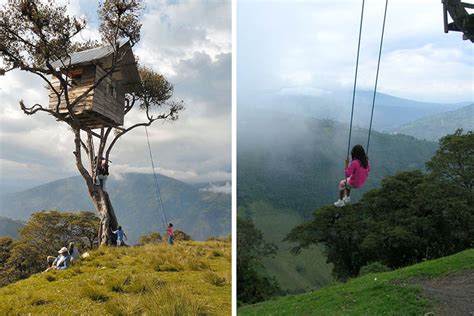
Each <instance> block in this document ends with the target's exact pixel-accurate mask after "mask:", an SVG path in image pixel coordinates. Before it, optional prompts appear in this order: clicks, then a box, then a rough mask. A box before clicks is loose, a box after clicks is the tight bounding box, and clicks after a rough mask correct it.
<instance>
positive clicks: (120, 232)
mask: <svg viewBox="0 0 474 316" xmlns="http://www.w3.org/2000/svg"><path fill="white" fill-rule="evenodd" d="M112 233H114V234H115V236H116V237H117V246H124V245H125V243H124V240H127V235H125V233H124V232H123V230H122V226H119V227H118V229H117V230H116V231H112Z"/></svg>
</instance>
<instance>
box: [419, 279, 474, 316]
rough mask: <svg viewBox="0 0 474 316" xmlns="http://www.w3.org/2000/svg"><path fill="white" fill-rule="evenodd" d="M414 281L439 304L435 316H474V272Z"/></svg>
mask: <svg viewBox="0 0 474 316" xmlns="http://www.w3.org/2000/svg"><path fill="white" fill-rule="evenodd" d="M413 281H414V282H413V284H418V285H420V286H421V287H422V288H423V293H424V295H426V296H427V297H428V298H430V299H431V300H433V301H435V302H438V304H437V306H436V307H437V309H436V310H435V315H450V316H457V315H467V316H474V270H467V271H464V272H461V273H456V274H452V275H449V276H444V277H439V278H433V279H428V278H423V279H416V280H413ZM410 283H411V282H410Z"/></svg>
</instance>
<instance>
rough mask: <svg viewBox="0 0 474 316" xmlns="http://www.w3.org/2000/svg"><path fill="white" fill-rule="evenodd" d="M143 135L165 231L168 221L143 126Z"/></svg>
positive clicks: (148, 140)
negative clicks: (146, 144)
mask: <svg viewBox="0 0 474 316" xmlns="http://www.w3.org/2000/svg"><path fill="white" fill-rule="evenodd" d="M145 133H146V140H147V143H148V151H149V153H150V161H151V168H152V169H153V179H154V181H155V189H156V190H155V193H156V202H157V205H158V210H159V212H160V214H161V221H162V222H163V227H164V228H165V230H166V228H167V226H168V224H167V223H168V221H167V219H166V214H165V207H164V205H163V200H162V199H161V191H160V186H159V184H158V177H157V176H156V172H155V164H154V162H153V155H152V153H151V146H150V138H149V136H148V129H147V127H146V126H145Z"/></svg>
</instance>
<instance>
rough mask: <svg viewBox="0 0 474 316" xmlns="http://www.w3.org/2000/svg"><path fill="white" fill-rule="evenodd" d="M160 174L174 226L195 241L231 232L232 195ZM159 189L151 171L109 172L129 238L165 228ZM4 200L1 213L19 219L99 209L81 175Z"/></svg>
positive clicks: (111, 191) (112, 194)
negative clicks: (48, 212)
mask: <svg viewBox="0 0 474 316" xmlns="http://www.w3.org/2000/svg"><path fill="white" fill-rule="evenodd" d="M157 177H158V183H159V187H160V191H161V198H162V201H163V204H164V209H165V214H166V217H167V220H168V221H171V222H172V223H173V224H174V226H175V227H176V229H179V230H183V231H185V232H186V233H188V234H190V235H191V236H192V238H193V239H195V240H205V239H207V238H208V237H211V236H224V235H228V234H230V231H231V197H230V194H226V193H220V192H218V191H216V190H210V189H209V188H207V187H206V185H204V184H202V185H190V184H186V183H184V182H181V181H178V180H176V179H173V178H169V177H166V176H163V175H157ZM155 191H156V189H155V186H154V180H153V175H151V174H138V173H128V174H125V175H124V176H123V177H121V178H115V179H114V178H113V177H110V178H109V180H108V182H107V192H108V193H109V196H110V198H111V201H112V205H113V206H114V209H115V212H116V215H117V218H118V220H119V224H120V225H122V227H123V228H124V230H125V232H126V234H127V236H128V237H129V242H130V243H135V242H136V241H137V240H138V238H139V236H140V235H142V234H146V233H149V232H152V231H160V232H161V233H163V231H164V228H163V223H162V220H161V214H160V213H159V211H158V207H157V203H156V193H155ZM213 191H214V192H213ZM215 192H217V193H215ZM0 201H1V203H0V215H1V216H5V217H9V218H12V219H15V220H27V219H28V218H29V216H30V215H31V214H32V213H33V212H36V211H40V210H53V209H55V210H60V211H68V212H78V211H81V210H89V211H93V212H94V210H95V209H94V207H93V205H92V202H91V201H90V198H89V196H88V194H87V190H86V185H85V183H84V180H83V179H82V177H80V176H76V177H70V178H66V179H61V180H57V181H54V182H50V183H47V184H43V185H39V186H36V187H34V188H32V189H28V190H25V191H21V192H15V193H4V194H2V195H1V197H0Z"/></svg>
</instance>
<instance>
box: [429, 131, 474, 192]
mask: <svg viewBox="0 0 474 316" xmlns="http://www.w3.org/2000/svg"><path fill="white" fill-rule="evenodd" d="M426 166H427V167H428V169H429V170H430V171H431V174H432V176H433V179H435V180H437V181H439V182H441V183H443V184H445V185H449V186H452V187H454V188H455V189H457V190H461V191H462V192H463V193H464V194H468V195H469V196H471V197H472V196H473V193H474V133H473V132H472V131H468V132H467V133H466V134H463V130H462V129H458V130H457V131H456V132H454V134H451V135H446V136H444V137H443V138H441V139H440V141H439V149H438V150H437V151H436V154H435V156H434V157H433V158H432V159H431V160H430V161H428V162H427V163H426Z"/></svg>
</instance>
